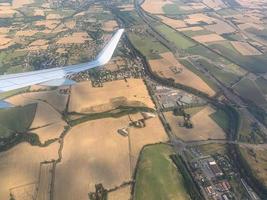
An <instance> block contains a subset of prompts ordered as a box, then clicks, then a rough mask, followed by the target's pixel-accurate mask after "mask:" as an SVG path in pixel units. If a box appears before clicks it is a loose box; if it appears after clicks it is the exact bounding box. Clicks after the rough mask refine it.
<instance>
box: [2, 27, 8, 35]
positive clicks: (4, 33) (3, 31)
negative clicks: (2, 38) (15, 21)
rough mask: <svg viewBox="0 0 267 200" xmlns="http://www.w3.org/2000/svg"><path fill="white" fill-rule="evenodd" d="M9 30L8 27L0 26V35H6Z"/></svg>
mask: <svg viewBox="0 0 267 200" xmlns="http://www.w3.org/2000/svg"><path fill="white" fill-rule="evenodd" d="M10 30H11V28H10V27H0V35H6V34H7V33H9V31H10Z"/></svg>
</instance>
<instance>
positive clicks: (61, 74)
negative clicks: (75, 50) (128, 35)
mask: <svg viewBox="0 0 267 200" xmlns="http://www.w3.org/2000/svg"><path fill="white" fill-rule="evenodd" d="M123 31H124V30H123V29H119V30H118V31H117V32H116V33H115V34H114V36H113V37H112V38H111V40H110V41H109V42H108V44H107V45H106V46H105V47H104V49H103V50H102V51H101V52H100V53H99V55H98V56H97V57H96V59H95V60H93V61H91V62H87V63H82V64H77V65H71V66H67V67H57V68H52V69H44V70H38V71H33V72H25V73H18V74H9V75H0V93H3V92H7V91H10V90H14V89H19V88H23V87H27V86H31V85H36V84H41V85H47V86H60V85H66V84H73V83H75V82H74V81H71V80H67V79H65V77H66V76H68V75H72V74H75V73H78V72H82V71H85V70H88V69H91V68H94V67H98V66H102V65H105V64H106V63H108V62H109V60H110V59H111V57H112V55H113V52H114V51H115V49H116V47H117V45H118V43H119V40H120V38H121V36H122V34H123Z"/></svg>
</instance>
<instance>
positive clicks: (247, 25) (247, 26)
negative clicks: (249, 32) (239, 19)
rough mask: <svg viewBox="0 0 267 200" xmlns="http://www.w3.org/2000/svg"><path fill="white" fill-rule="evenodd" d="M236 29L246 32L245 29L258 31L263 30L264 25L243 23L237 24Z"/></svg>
mask: <svg viewBox="0 0 267 200" xmlns="http://www.w3.org/2000/svg"><path fill="white" fill-rule="evenodd" d="M238 27H239V28H240V29H241V30H246V29H249V28H255V29H258V30H264V25H262V24H256V23H252V22H251V23H243V24H238Z"/></svg>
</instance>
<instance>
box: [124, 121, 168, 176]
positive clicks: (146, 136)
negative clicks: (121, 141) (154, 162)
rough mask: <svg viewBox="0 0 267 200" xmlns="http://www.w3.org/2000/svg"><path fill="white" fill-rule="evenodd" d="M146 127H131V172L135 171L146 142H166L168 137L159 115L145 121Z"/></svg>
mask: <svg viewBox="0 0 267 200" xmlns="http://www.w3.org/2000/svg"><path fill="white" fill-rule="evenodd" d="M145 123H146V127H145V128H131V129H130V131H129V139H130V146H131V147H130V148H131V149H130V154H131V172H133V170H134V168H135V165H136V162H137V160H138V157H139V154H140V152H141V150H142V148H143V146H144V145H146V144H154V143H159V142H166V141H167V140H168V137H167V135H166V133H165V130H164V128H163V126H162V123H161V121H160V119H159V118H158V117H155V118H151V119H149V120H146V121H145Z"/></svg>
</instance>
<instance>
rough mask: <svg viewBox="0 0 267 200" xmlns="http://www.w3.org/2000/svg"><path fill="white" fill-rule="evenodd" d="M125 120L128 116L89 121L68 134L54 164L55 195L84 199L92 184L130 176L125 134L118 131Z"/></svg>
mask: <svg viewBox="0 0 267 200" xmlns="http://www.w3.org/2000/svg"><path fill="white" fill-rule="evenodd" d="M128 123H129V119H128V117H127V116H125V117H121V118H116V119H115V118H106V119H101V120H95V121H89V122H86V123H83V124H80V125H78V126H75V127H74V128H73V129H72V130H71V131H70V132H69V133H68V134H67V136H66V137H65V138H64V148H63V151H62V161H61V162H60V163H59V164H58V165H57V168H56V179H55V194H54V197H55V199H64V200H73V199H79V200H87V199H88V193H89V192H93V191H94V190H95V188H94V187H95V184H98V183H102V184H103V186H104V187H105V188H108V189H109V188H113V187H115V186H119V185H121V184H122V183H123V182H124V181H129V180H130V178H131V174H130V163H129V143H128V137H123V136H121V135H120V134H118V133H117V130H118V129H120V128H123V127H125V126H127V125H128Z"/></svg>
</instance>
